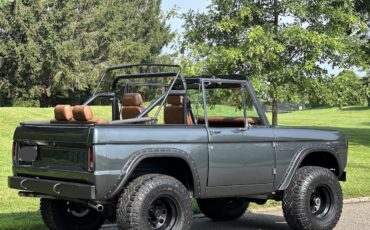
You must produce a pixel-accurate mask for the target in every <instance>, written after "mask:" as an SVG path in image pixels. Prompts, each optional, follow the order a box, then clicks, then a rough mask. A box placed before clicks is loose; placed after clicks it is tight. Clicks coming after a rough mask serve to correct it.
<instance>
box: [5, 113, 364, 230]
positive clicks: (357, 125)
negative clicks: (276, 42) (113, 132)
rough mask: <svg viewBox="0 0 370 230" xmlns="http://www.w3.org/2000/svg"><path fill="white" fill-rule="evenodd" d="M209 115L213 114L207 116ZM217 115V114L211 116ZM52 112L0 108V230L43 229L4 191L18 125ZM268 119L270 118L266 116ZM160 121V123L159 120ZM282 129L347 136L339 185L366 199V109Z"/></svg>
mask: <svg viewBox="0 0 370 230" xmlns="http://www.w3.org/2000/svg"><path fill="white" fill-rule="evenodd" d="M93 110H94V114H95V115H96V117H105V118H108V119H109V118H110V110H109V108H107V107H94V108H93ZM215 110H222V111H223V114H226V113H228V112H230V113H234V112H235V111H233V109H230V108H227V107H226V106H219V107H217V106H216V109H215ZM211 114H213V113H211ZM214 114H217V113H214ZM52 116H53V110H52V109H50V108H49V109H39V108H0V124H1V126H0V170H1V173H0V197H1V198H0V207H1V209H0V229H43V228H44V227H43V224H42V222H41V219H40V215H39V212H38V203H39V201H38V199H31V198H20V197H18V195H17V191H15V190H10V189H8V188H7V176H8V175H11V174H12V172H11V145H12V144H11V143H12V136H13V132H14V129H15V127H16V126H17V125H18V124H19V122H20V121H27V120H45V119H46V120H48V119H50V118H51V117H52ZM269 116H270V115H269ZM159 120H161V119H159ZM279 123H280V125H282V126H305V127H315V128H325V129H336V130H340V131H342V132H344V133H345V134H346V135H348V136H349V138H350V139H349V140H350V142H349V148H350V152H349V161H348V167H347V172H348V181H347V182H346V183H342V186H343V190H344V194H345V197H346V198H349V197H357V196H369V195H370V109H369V108H367V107H347V108H344V109H337V108H324V109H314V110H305V111H298V112H294V113H286V114H280V115H279Z"/></svg>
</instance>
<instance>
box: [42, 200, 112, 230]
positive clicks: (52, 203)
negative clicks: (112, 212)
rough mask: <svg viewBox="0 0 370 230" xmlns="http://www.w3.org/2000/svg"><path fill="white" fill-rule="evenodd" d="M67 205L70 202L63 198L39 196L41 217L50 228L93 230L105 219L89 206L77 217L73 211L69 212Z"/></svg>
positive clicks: (51, 229)
mask: <svg viewBox="0 0 370 230" xmlns="http://www.w3.org/2000/svg"><path fill="white" fill-rule="evenodd" d="M69 205H70V203H68V202H67V201H64V200H54V199H44V198H41V200H40V211H41V217H42V220H43V221H44V223H45V225H46V226H47V227H48V228H49V229H50V230H88V229H91V230H95V229H99V228H100V227H101V226H102V224H103V223H104V221H105V217H104V216H103V215H102V214H101V213H99V212H97V211H95V210H93V209H89V208H86V210H88V211H86V210H85V211H86V212H87V213H86V214H84V215H81V216H80V217H77V216H76V214H74V215H73V214H72V213H74V212H75V211H73V212H71V209H70V208H69ZM80 214H81V213H80Z"/></svg>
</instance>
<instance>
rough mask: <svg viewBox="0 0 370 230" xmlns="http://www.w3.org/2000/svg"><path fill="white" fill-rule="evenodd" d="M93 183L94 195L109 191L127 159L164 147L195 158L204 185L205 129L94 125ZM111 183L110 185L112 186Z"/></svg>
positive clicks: (160, 149)
mask: <svg viewBox="0 0 370 230" xmlns="http://www.w3.org/2000/svg"><path fill="white" fill-rule="evenodd" d="M92 138H93V139H92V143H93V144H94V145H95V156H96V165H95V169H96V171H95V180H96V181H95V184H96V186H97V192H98V194H97V196H98V197H99V196H100V197H101V196H103V194H107V193H109V192H111V191H110V190H111V189H112V188H113V187H114V185H115V184H116V183H117V180H119V177H120V175H121V174H122V173H125V171H126V170H125V169H124V166H125V165H126V163H127V162H128V160H129V159H132V157H133V156H134V155H135V154H136V153H138V152H140V151H143V150H148V149H149V151H155V152H156V153H158V155H161V152H162V153H163V151H165V150H166V149H167V150H168V149H176V150H178V151H181V152H184V153H186V154H188V156H189V157H190V158H191V160H192V161H193V162H194V164H195V167H196V170H197V173H198V176H199V181H200V185H201V188H205V186H206V182H207V174H208V148H207V140H208V137H207V132H206V129H205V128H204V127H202V126H197V127H196V126H185V125H184V126H171V125H163V126H162V125H160V126H144V125H137V126H114V125H102V126H96V127H95V128H94V134H93V136H92ZM112 185H113V187H112Z"/></svg>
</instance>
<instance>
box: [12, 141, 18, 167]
mask: <svg viewBox="0 0 370 230" xmlns="http://www.w3.org/2000/svg"><path fill="white" fill-rule="evenodd" d="M12 157H13V163H16V162H17V142H15V141H13V147H12Z"/></svg>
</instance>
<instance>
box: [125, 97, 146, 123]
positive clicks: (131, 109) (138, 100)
mask: <svg viewBox="0 0 370 230" xmlns="http://www.w3.org/2000/svg"><path fill="white" fill-rule="evenodd" d="M122 102H123V106H122V111H121V115H122V119H130V118H135V117H137V116H138V115H139V114H140V113H142V112H143V111H144V110H145V107H144V106H143V98H142V97H141V94H140V93H126V94H125V95H123V98H122Z"/></svg>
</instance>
